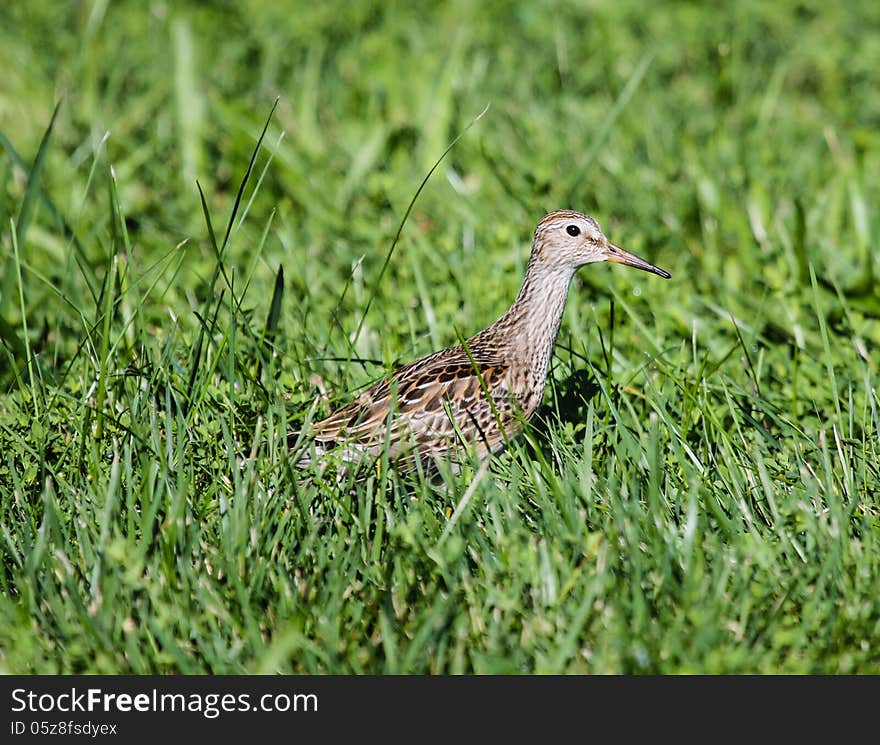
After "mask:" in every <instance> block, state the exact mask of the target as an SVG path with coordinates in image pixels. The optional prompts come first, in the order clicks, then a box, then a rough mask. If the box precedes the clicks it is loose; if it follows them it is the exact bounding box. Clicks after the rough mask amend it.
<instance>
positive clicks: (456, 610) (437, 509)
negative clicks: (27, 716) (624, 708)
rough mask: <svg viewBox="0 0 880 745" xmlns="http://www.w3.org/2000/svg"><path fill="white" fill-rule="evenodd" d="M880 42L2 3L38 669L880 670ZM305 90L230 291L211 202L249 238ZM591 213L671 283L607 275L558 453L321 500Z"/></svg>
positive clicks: (673, 18) (542, 443)
mask: <svg viewBox="0 0 880 745" xmlns="http://www.w3.org/2000/svg"><path fill="white" fill-rule="evenodd" d="M877 28H880V9H878V7H877V6H876V4H874V3H869V2H864V3H856V2H853V3H846V4H839V5H835V6H828V5H827V4H824V3H819V2H809V1H807V2H793V1H792V2H779V3H760V2H742V3H736V4H733V5H731V6H729V7H725V8H718V7H712V6H709V5H705V6H704V5H701V4H694V3H678V2H670V3H663V4H658V5H656V6H651V7H647V6H645V5H644V4H643V3H638V2H607V3H606V2H585V3H553V2H535V3H527V4H521V5H513V4H507V3H500V2H488V3H481V4H479V5H478V6H477V5H475V4H473V3H465V2H449V3H379V2H376V3H370V2H362V3H356V4H345V5H334V4H326V5H321V6H319V5H318V4H312V5H309V4H305V3H291V4H279V3H270V2H260V1H259V0H254V1H253V2H241V3H225V2H215V3H192V4H186V3H170V2H159V1H155V2H145V3H141V2H113V3H108V2H106V0H104V1H101V0H98V1H96V2H76V3H68V4H59V3H51V2H31V3H27V4H25V3H10V4H6V5H4V7H3V8H2V9H0V64H2V68H3V70H4V71H5V75H4V82H3V85H2V86H0V134H2V138H0V144H2V148H0V266H2V274H0V341H2V344H0V530H2V535H0V545H2V547H3V558H2V562H3V563H2V571H0V590H2V596H0V667H2V668H3V669H5V670H7V671H14V672H28V671H31V672H68V671H72V672H206V671H209V672H224V673H228V672H275V671H282V672H473V671H475V672H641V671H644V672H776V671H783V672H854V671H856V672H878V671H880V665H878V662H880V651H878V650H880V646H878V645H880V566H878V564H880V553H878V549H880V465H878V464H880V453H878V451H880V434H878V432H880V415H878V396H877V363H878V348H880V290H878V284H877V281H876V277H877V276H878V273H880V259H878V253H877V251H876V248H875V244H876V237H877V232H878V223H880V220H878V212H877V208H876V205H877V196H878V179H880V177H878V173H880V168H878V155H880V126H878V125H880V87H878V85H877V83H878V77H877V72H876V71H877V70H878V69H880V35H878V34H876V33H874V30H875V29H877ZM276 97H278V99H279V101H278V106H277V109H276V110H275V113H274V115H273V116H272V119H271V121H270V123H269V127H268V130H267V132H266V136H265V138H264V139H263V141H262V146H261V148H260V150H259V153H258V157H257V159H256V162H255V167H254V171H253V173H252V175H251V178H250V179H249V181H248V183H247V186H246V189H245V191H244V194H243V199H242V202H241V205H240V207H239V209H238V211H237V212H236V219H235V221H234V222H233V223H232V224H231V226H230V227H231V231H230V234H229V241H228V244H227V245H225V247H224V248H223V254H222V263H221V262H218V257H217V251H216V250H215V247H214V245H213V244H212V241H211V240H210V237H209V230H208V227H207V225H206V219H205V215H204V213H203V210H202V206H201V204H200V198H199V192H198V190H197V188H196V180H197V179H198V181H199V183H200V184H201V186H202V188H203V190H204V193H205V200H206V206H207V210H208V213H209V215H210V218H211V223H212V226H213V231H214V233H215V234H216V236H217V243H218V244H222V242H223V235H224V234H225V232H226V230H225V229H226V225H227V220H228V219H229V216H230V214H232V212H233V206H234V204H235V200H236V195H237V192H238V187H239V184H240V183H241V181H242V178H243V176H244V173H245V171H246V169H247V167H248V162H249V159H250V157H251V153H252V152H253V151H254V148H255V146H256V143H257V141H258V138H259V137H260V133H261V130H262V127H263V125H264V123H265V121H266V118H267V116H268V115H269V111H270V109H271V108H272V105H273V102H274V101H275V99H276ZM56 104H57V106H58V108H57V115H56V116H55V118H54V120H53V111H54V110H55V107H56ZM487 104H488V105H489V109H488V111H487V112H486V114H485V115H484V116H483V117H482V118H481V119H480V121H478V122H477V123H476V124H475V125H474V126H473V127H472V128H471V129H470V130H469V131H468V132H467V134H465V136H464V137H463V138H462V139H461V140H460V141H459V142H458V143H457V144H456V146H455V147H454V148H453V150H452V151H451V152H450V154H449V156H448V157H447V159H446V160H444V162H443V163H442V164H441V166H440V167H439V168H438V170H437V172H436V173H435V174H434V176H433V177H432V179H431V180H430V181H429V183H428V184H427V186H426V188H425V190H424V192H423V193H422V194H421V196H420V198H419V200H418V202H417V204H416V207H415V210H414V212H413V214H412V216H411V217H410V220H409V221H408V223H407V225H406V227H405V229H404V231H403V235H402V240H401V243H400V245H399V246H398V248H397V250H396V252H395V253H394V254H393V255H392V257H391V260H390V262H389V264H388V269H387V272H386V273H385V274H384V275H381V269H382V266H383V263H384V262H385V259H386V256H387V252H388V248H389V246H390V244H391V241H392V239H393V237H394V234H395V233H396V230H397V227H398V224H399V222H400V220H401V218H402V216H403V213H404V211H405V209H406V206H407V204H408V203H409V201H410V199H411V198H412V196H413V194H414V193H415V191H416V189H417V188H418V185H419V183H420V182H421V180H422V179H423V178H424V176H425V174H426V173H427V172H428V170H429V169H430V167H431V166H432V165H433V163H434V162H435V161H436V159H437V158H438V157H439V156H440V154H441V153H442V152H443V150H444V148H445V147H446V146H447V144H448V143H449V142H450V141H451V140H452V139H453V138H454V137H455V136H456V135H458V134H459V133H460V132H462V131H463V130H464V129H465V128H466V127H467V126H468V124H469V123H470V122H471V121H472V120H473V119H474V117H475V116H476V115H477V114H479V113H480V112H481V111H482V110H483V109H484V108H485V107H486V105H487ZM50 122H52V124H51V127H50ZM560 207H570V208H574V209H581V210H584V211H586V212H589V213H590V214H592V215H594V216H595V217H596V218H597V219H598V220H599V221H600V224H601V225H602V226H603V228H604V229H605V232H606V233H607V234H608V235H609V237H610V238H611V239H612V240H614V241H615V242H617V243H620V244H621V245H623V246H624V247H626V248H627V249H629V250H632V251H634V252H636V253H638V254H640V255H642V256H644V257H645V258H647V259H648V260H650V261H652V262H655V263H657V264H658V265H659V266H662V267H664V268H666V269H668V270H669V271H671V272H672V274H673V280H672V281H671V282H661V281H659V280H656V278H653V277H650V276H649V275H646V274H641V273H637V272H632V271H629V272H628V271H626V270H624V269H622V268H620V267H608V266H599V267H588V268H587V269H585V270H583V271H582V272H580V274H579V275H578V276H577V277H576V279H575V282H574V284H573V287H572V294H571V296H570V300H569V304H568V308H567V310H566V316H565V321H564V324H563V330H562V334H561V335H560V344H559V345H558V349H557V356H556V361H555V365H554V370H553V383H552V385H551V390H550V391H549V392H548V395H547V400H546V403H547V406H546V410H545V411H544V413H543V416H542V417H541V420H540V422H539V423H538V425H537V426H536V427H535V428H534V431H533V432H532V433H531V434H530V435H529V436H528V437H527V438H525V440H524V441H523V442H521V443H519V444H517V446H516V447H514V448H512V450H511V451H510V452H508V453H505V454H504V455H503V456H501V457H500V458H497V459H495V461H493V463H492V468H491V470H490V471H489V472H488V473H484V472H481V471H477V472H476V473H470V474H465V475H463V476H462V477H460V478H457V479H452V478H447V479H446V480H444V482H443V483H442V484H432V483H424V482H418V481H416V482H413V481H411V480H407V479H404V478H399V477H397V476H396V475H395V474H393V473H388V472H387V470H380V471H379V472H377V473H376V474H372V475H370V476H369V478H368V479H367V480H366V481H365V482H364V483H361V484H358V485H353V486H351V488H349V487H345V488H341V489H340V488H337V487H336V485H335V483H332V482H330V481H325V480H322V479H321V478H319V477H316V476H314V475H308V474H307V475H306V476H307V477H306V478H305V480H303V474H300V473H297V472H296V469H295V467H294V465H293V464H292V463H290V462H289V459H288V458H287V457H286V447H285V443H286V434H287V431H288V430H289V429H291V428H295V427H296V426H297V423H298V422H301V421H302V420H303V419H305V418H306V417H307V416H309V415H310V414H309V412H310V410H311V407H312V406H313V404H314V402H315V401H316V400H317V401H318V403H317V406H318V410H317V411H318V413H323V412H326V411H327V410H328V408H329V407H331V406H334V405H335V402H336V401H337V400H340V401H343V400H346V399H347V397H348V396H349V395H350V392H352V391H353V390H355V389H356V388H357V387H358V386H360V385H362V384H364V383H366V382H368V381H370V380H373V379H375V378H377V377H378V376H380V375H381V374H382V373H383V372H384V371H385V370H386V369H388V368H390V367H391V366H393V365H394V364H395V363H398V362H403V361H406V360H407V359H409V358H411V357H412V356H415V355H418V354H423V353H426V352H429V351H431V350H432V349H434V348H438V347H439V346H442V345H445V344H449V343H453V342H454V341H455V339H456V329H458V330H460V331H461V332H462V333H463V334H466V335H467V334H470V333H473V332H474V331H476V330H478V329H479V328H482V327H483V326H485V325H487V324H488V323H490V322H491V321H492V320H494V319H495V318H496V317H497V316H498V315H499V314H500V313H501V312H502V311H503V310H504V309H505V308H506V307H507V305H508V304H509V302H510V301H511V300H512V299H513V297H514V295H515V293H516V290H517V288H518V286H519V282H520V281H521V278H522V271H523V268H524V266H525V260H526V257H527V250H528V242H529V239H530V234H531V230H532V229H533V227H534V224H535V223H536V222H537V220H538V219H539V218H540V217H541V215H543V214H544V213H545V212H546V211H549V210H551V209H555V208H560ZM282 267H283V285H282V286H283V293H281V292H280V291H276V289H275V288H276V278H277V277H278V276H279V274H278V273H279V268H282ZM273 297H274V298H275V299H276V300H278V301H280V306H279V307H280V315H278V316H277V318H276V317H275V314H274V313H273V312H271V307H272V302H271V300H272V298H273ZM368 303H371V304H370V306H369V311H368V313H367V315H366V317H364V319H363V328H362V330H361V332H360V333H359V334H355V333H354V332H355V330H356V329H357V328H358V326H359V324H360V323H361V319H362V315H363V313H364V311H365V309H366V308H367V304H368ZM267 319H268V321H267ZM325 399H330V401H329V402H328V401H327V400H325ZM242 452H245V453H248V454H250V455H251V457H250V458H249V459H248V460H247V462H246V463H245V464H244V465H239V463H238V462H237V460H236V455H237V454H240V453H242ZM450 514H452V518H451V519H450V518H449V515H450Z"/></svg>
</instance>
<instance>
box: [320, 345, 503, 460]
mask: <svg viewBox="0 0 880 745" xmlns="http://www.w3.org/2000/svg"><path fill="white" fill-rule="evenodd" d="M508 369H509V368H508V365H507V363H505V362H504V361H502V360H499V359H490V358H481V359H475V360H474V361H473V362H471V360H470V359H469V358H468V356H467V354H466V353H465V351H464V349H462V348H461V347H452V348H450V349H445V350H443V351H442V352H437V353H436V354H433V355H430V356H429V357H425V358H423V359H420V360H416V361H415V362H412V363H410V364H409V365H406V366H405V367H402V368H400V369H399V370H397V371H396V372H395V373H394V374H393V375H392V376H391V377H390V378H388V379H386V380H383V381H381V382H380V383H377V384H376V385H374V386H372V387H371V388H369V389H368V390H366V391H364V392H363V393H362V394H361V395H360V396H358V398H356V399H355V400H354V401H352V402H351V403H350V404H348V405H347V406H345V407H344V408H342V409H340V410H339V411H337V412H335V413H334V414H332V415H330V416H329V417H327V418H326V419H324V420H323V421H321V422H318V423H317V424H315V427H314V434H315V439H316V440H317V441H318V442H331V441H343V440H344V441H347V442H349V443H355V444H360V445H361V446H363V448H364V449H365V450H367V451H368V452H370V453H371V454H372V455H377V454H378V453H379V452H380V451H381V448H382V447H384V444H385V440H386V438H388V441H389V444H390V451H391V456H392V457H397V456H398V455H399V454H401V453H403V452H406V451H409V450H412V449H415V450H416V451H417V452H418V453H419V454H421V455H429V454H440V453H442V452H444V451H445V450H447V449H449V448H450V447H453V446H455V445H456V443H458V442H459V441H460V439H461V437H460V436H459V434H458V433H459V432H460V434H461V436H463V437H464V439H465V440H467V441H469V442H472V443H473V444H474V445H475V446H476V448H477V450H478V451H479V452H480V453H481V454H482V453H484V452H486V451H494V450H497V449H499V448H500V447H502V446H503V445H504V443H505V439H506V438H507V437H512V436H513V434H514V431H513V430H514V429H515V428H516V427H517V426H518V418H517V415H516V414H517V411H516V403H515V401H514V400H513V398H512V396H511V394H510V389H509V385H508ZM476 370H478V371H479V375H478V374H477V373H476ZM481 378H482V382H481ZM487 394H488V396H487ZM490 399H491V401H490ZM389 412H390V416H389ZM453 422H454V423H453ZM456 430H458V432H457V431H456Z"/></svg>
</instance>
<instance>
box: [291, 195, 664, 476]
mask: <svg viewBox="0 0 880 745" xmlns="http://www.w3.org/2000/svg"><path fill="white" fill-rule="evenodd" d="M598 261H612V262H615V263H618V264H626V265H628V266H633V267H636V268H637V269H643V270H645V271H648V272H653V273H654V274H658V275H660V276H661V277H663V278H664V279H669V277H670V274H669V273H668V272H665V271H664V270H662V269H660V268H658V267H656V266H654V265H653V264H650V263H648V262H647V261H645V260H644V259H641V258H639V257H638V256H635V255H633V254H631V253H628V252H627V251H624V250H623V249H622V248H620V247H619V246H615V245H614V244H613V243H611V242H610V241H609V240H608V239H607V238H606V237H605V235H604V234H603V232H602V230H601V229H600V228H599V224H598V223H597V222H596V221H595V220H594V219H593V218H592V217H590V216H589V215H585V214H582V213H580V212H575V211H573V210H558V211H556V212H551V213H550V214H549V215H546V216H545V217H544V218H543V219H542V220H541V221H540V222H539V223H538V226H537V228H536V229H535V235H534V240H533V242H532V252H531V256H530V258H529V263H528V267H527V268H526V275H525V279H524V280H523V283H522V287H521V289H520V291H519V294H518V295H517V296H516V300H514V302H513V305H511V306H510V308H508V310H507V312H506V313H504V315H502V316H501V318H499V319H498V320H497V321H495V323H493V324H492V325H491V326H489V327H488V328H486V329H484V330H483V331H480V332H479V333H478V334H475V335H474V336H472V337H470V338H469V339H467V341H466V342H465V343H464V344H458V345H456V346H452V347H448V348H447V349H443V350H441V351H439V352H434V353H433V354H429V355H427V356H425V357H420V358H419V359H416V360H414V361H412V362H410V363H409V364H407V365H404V366H403V367H400V368H398V369H397V370H395V371H394V372H392V373H391V374H390V375H388V376H387V377H386V378H385V379H384V380H381V381H379V382H377V383H375V384H374V385H372V386H371V387H370V388H368V389H367V390H365V391H364V392H363V393H361V394H360V395H359V396H358V397H357V398H356V399H355V400H354V401H352V402H351V403H349V404H348V405H347V406H344V407H343V408H341V409H339V410H338V411H336V412H334V413H333V414H331V415H330V416H328V417H327V418H326V419H323V420H321V421H319V422H316V423H315V424H314V425H313V440H314V454H315V455H318V456H320V455H323V454H324V453H326V452H327V451H329V450H330V449H333V448H339V451H340V452H341V455H342V460H344V461H348V462H359V461H362V460H365V459H367V458H370V459H372V458H376V457H378V456H379V455H380V454H381V453H382V452H383V449H384V448H385V447H386V446H387V447H388V449H389V457H390V458H391V460H393V461H402V460H409V461H411V460H412V458H413V457H414V456H415V457H418V458H420V459H421V460H422V461H423V462H426V463H429V462H430V461H431V460H432V459H434V458H437V457H445V456H449V455H453V454H455V453H457V452H459V451H460V448H461V447H462V445H470V446H472V447H473V448H475V450H476V452H477V454H478V456H480V457H481V458H483V457H486V456H488V455H490V454H491V453H495V452H497V451H498V450H501V449H502V448H504V447H505V445H507V444H508V443H509V442H510V440H511V439H512V438H514V437H516V435H517V434H518V433H519V432H520V430H521V429H522V426H523V424H524V423H525V422H527V421H528V420H529V419H530V418H531V417H532V416H533V415H534V413H535V411H537V409H538V406H539V405H540V403H541V399H542V398H543V395H544V387H545V385H546V382H547V370H548V367H549V362H550V355H551V354H552V351H553V346H554V344H555V343H556V336H557V334H558V332H559V325H560V323H561V321H562V312H563V310H564V309H565V301H566V298H567V296H568V288H569V285H570V284H571V278H572V277H573V276H574V273H575V272H576V271H577V270H578V269H579V268H580V267H582V266H584V265H585V264H592V263H594V262H598ZM310 460H311V457H310V456H308V455H307V456H304V457H303V458H302V459H301V460H300V461H299V462H300V465H306V464H307V463H309V461H310Z"/></svg>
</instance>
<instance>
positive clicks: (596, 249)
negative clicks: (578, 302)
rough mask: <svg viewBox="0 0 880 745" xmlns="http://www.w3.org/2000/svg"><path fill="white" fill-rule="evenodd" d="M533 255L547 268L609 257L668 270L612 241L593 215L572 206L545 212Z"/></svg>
mask: <svg viewBox="0 0 880 745" xmlns="http://www.w3.org/2000/svg"><path fill="white" fill-rule="evenodd" d="M532 259H533V260H535V261H540V262H541V263H542V264H544V265H545V266H546V267H547V268H548V269H553V270H561V271H571V272H573V271H575V270H576V269H577V268H578V267H582V266H583V265H584V264H592V263H594V262H597V261H611V262H614V263H615V264H626V265H627V266H634V267H635V268H636V269H644V270H645V271H646V272H653V273H654V274H659V275H660V276H661V277H663V278H664V279H669V277H670V276H671V275H670V274H669V272H666V271H664V270H663V269H660V268H659V267H656V266H654V265H653V264H651V263H649V262H647V261H645V260H644V259H640V258H639V257H638V256H636V255H635V254H631V253H629V252H628V251H624V250H623V249H622V248H620V246H615V245H614V244H613V243H611V242H610V241H609V240H608V239H607V238H606V237H605V234H604V233H603V232H602V229H601V228H600V227H599V223H597V222H596V221H595V220H594V219H593V218H592V217H590V216H589V215H584V214H582V213H581V212H575V211H574V210H557V211H556V212H551V213H550V214H549V215H547V216H545V217H544V218H543V219H542V220H541V222H539V223H538V227H537V228H536V229H535V241H534V244H533V247H532Z"/></svg>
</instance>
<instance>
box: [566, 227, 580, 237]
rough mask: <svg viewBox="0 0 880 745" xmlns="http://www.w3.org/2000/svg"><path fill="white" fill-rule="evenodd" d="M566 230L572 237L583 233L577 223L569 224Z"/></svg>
mask: <svg viewBox="0 0 880 745" xmlns="http://www.w3.org/2000/svg"><path fill="white" fill-rule="evenodd" d="M565 232H566V233H568V234H569V235H570V236H571V237H572V238H574V236H576V235H580V234H581V229H580V228H579V227H578V226H577V225H569V226H568V227H567V228H566V229H565Z"/></svg>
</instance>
